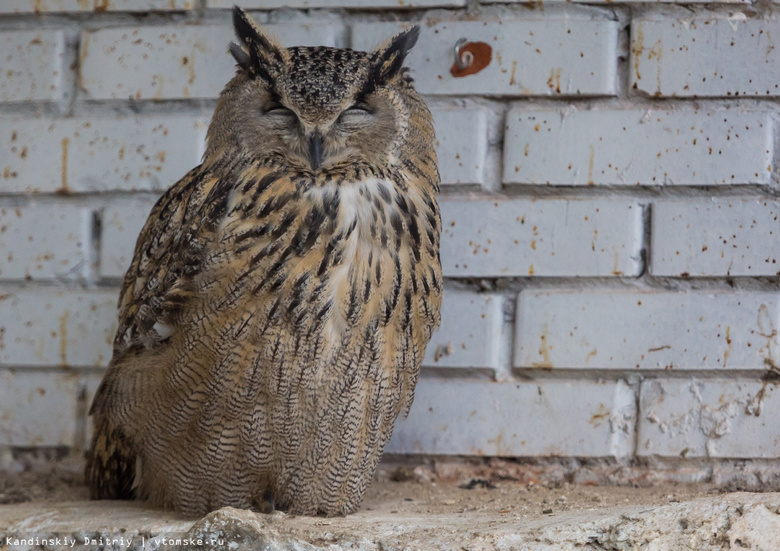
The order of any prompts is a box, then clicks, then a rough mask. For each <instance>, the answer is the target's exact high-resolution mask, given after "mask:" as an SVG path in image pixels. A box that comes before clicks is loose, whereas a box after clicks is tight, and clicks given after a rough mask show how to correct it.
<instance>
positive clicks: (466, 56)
mask: <svg viewBox="0 0 780 551" xmlns="http://www.w3.org/2000/svg"><path fill="white" fill-rule="evenodd" d="M466 42H468V40H466V39H465V38H460V39H458V41H457V42H456V43H455V46H454V47H453V53H454V54H455V65H457V67H458V69H460V70H461V71H462V70H464V69H467V68H468V67H469V66H470V65H471V64H472V63H474V54H473V53H471V52H469V51H465V52H461V51H460V50H461V48H463V46H464V45H465V44H466Z"/></svg>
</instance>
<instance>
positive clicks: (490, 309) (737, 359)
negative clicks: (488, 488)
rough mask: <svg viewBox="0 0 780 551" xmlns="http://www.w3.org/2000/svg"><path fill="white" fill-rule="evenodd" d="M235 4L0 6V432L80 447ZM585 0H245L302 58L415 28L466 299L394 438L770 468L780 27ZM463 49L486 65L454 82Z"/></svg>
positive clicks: (430, 449) (435, 446)
mask: <svg viewBox="0 0 780 551" xmlns="http://www.w3.org/2000/svg"><path fill="white" fill-rule="evenodd" d="M232 4H233V0H229V1H228V0H94V2H93V0H4V1H3V2H1V3H0V446H15V447H29V446H67V447H70V448H73V449H75V450H82V449H83V448H84V446H85V442H86V438H87V433H88V430H89V429H88V427H89V424H88V421H87V420H86V410H87V408H88V404H89V401H90V399H91V395H92V393H93V392H94V389H95V387H96V385H97V383H98V381H99V379H100V377H101V374H102V371H103V368H104V366H105V365H106V362H107V361H108V359H109V358H110V341H111V338H112V333H113V326H114V323H115V319H114V318H115V302H116V295H117V286H118V284H119V281H120V278H121V276H122V274H123V272H124V269H125V268H126V266H127V264H128V262H129V259H130V256H131V254H132V247H133V243H134V240H135V236H136V235H137V232H138V230H139V229H140V226H141V224H142V223H143V221H144V220H145V217H146V215H147V213H148V211H149V209H150V207H151V205H152V203H153V202H154V200H155V198H156V197H157V196H158V195H159V193H160V192H161V190H163V189H165V188H166V187H167V186H169V185H170V184H172V183H173V182H174V181H175V180H176V179H178V178H179V177H180V176H181V175H183V174H184V172H185V171H186V170H187V169H189V168H190V167H192V166H194V165H195V164H196V163H197V162H198V160H199V158H200V156H201V154H202V152H203V140H204V135H205V130H206V127H207V124H208V120H209V117H210V113H211V111H212V109H213V107H214V105H215V98H216V95H217V94H218V92H219V90H220V89H221V87H222V86H223V84H224V83H225V82H226V81H227V80H228V79H229V78H230V76H231V74H232V72H233V62H232V60H231V58H230V56H229V55H228V54H227V53H226V45H227V43H228V41H229V40H230V39H231V29H230V10H229V8H230V7H231V5H232ZM591 4H592V5H584V4H579V3H568V2H559V1H549V2H545V3H544V4H542V3H539V4H530V5H523V4H520V3H518V2H508V1H507V2H503V3H487V2H479V1H476V0H414V1H407V0H405V1H402V2H398V0H392V1H391V0H380V1H376V2H368V1H365V0H293V1H292V2H289V1H288V2H282V1H278V2H277V1H275V0H274V1H268V0H245V2H244V6H245V7H247V8H249V9H251V10H256V11H253V14H254V15H255V16H256V18H257V19H258V21H260V22H262V23H264V24H265V25H266V27H267V28H268V29H269V30H270V31H271V32H273V33H275V34H276V35H277V36H279V37H280V38H281V40H282V42H284V43H285V44H286V45H296V44H304V45H314V44H325V45H333V46H352V47H355V48H359V49H366V48H371V47H373V46H374V45H375V42H376V41H377V40H378V39H379V38H381V37H386V36H389V35H391V34H392V33H394V32H396V31H397V30H398V29H400V28H401V27H402V26H403V25H405V24H406V23H407V22H409V21H420V22H422V23H423V25H422V30H423V32H422V35H421V37H420V41H419V43H418V45H417V47H416V48H415V49H414V51H413V52H412V54H411V55H410V57H409V64H410V66H411V67H412V72H413V74H414V77H415V79H416V82H417V86H418V89H419V90H420V91H421V92H422V93H424V94H425V96H426V97H427V99H428V101H429V104H430V106H431V109H432V111H433V113H434V118H435V120H436V125H437V132H438V136H439V144H438V151H439V158H440V164H441V174H442V179H443V196H442V199H441V203H442V216H443V222H444V233H443V238H442V262H443V265H444V273H445V275H446V277H447V281H446V295H445V301H444V307H443V308H444V311H443V318H444V319H443V323H442V328H441V330H440V331H439V332H438V333H437V334H436V335H435V337H434V339H433V341H432V343H431V345H430V347H429V350H428V354H427V356H426V359H425V370H424V376H423V378H422V379H421V382H420V385H419V387H418V391H417V398H416V401H415V405H414V407H413V409H412V413H411V415H410V417H409V419H408V420H406V421H403V422H401V423H399V425H398V427H397V430H396V434H395V436H394V438H393V440H392V442H391V444H390V446H389V451H390V452H394V453H423V454H445V455H446V454H456V455H483V454H484V455H489V456H523V457H542V456H545V457H546V456H574V457H579V458H612V459H619V460H630V459H633V460H634V462H635V463H636V462H637V461H639V462H641V461H642V460H649V459H654V458H655V459H657V458H667V459H675V460H682V461H689V460H690V461H696V460H701V459H702V458H711V459H719V458H720V459H744V458H755V459H758V458H763V459H766V458H776V457H780V437H778V434H780V433H779V432H778V428H777V426H778V425H777V419H778V416H780V390H778V387H777V386H776V385H775V383H773V382H772V377H771V375H772V372H775V373H777V369H778V368H777V366H778V365H780V342H779V341H778V337H777V329H776V325H777V324H780V316H779V314H780V294H778V287H779V286H778V281H779V280H778V275H779V274H780V265H778V262H777V260H778V257H779V256H780V239H778V234H779V233H780V221H778V214H779V213H780V203H779V202H778V199H777V198H778V182H777V180H778V170H777V168H776V165H777V162H776V161H775V158H776V152H775V149H776V148H775V143H776V141H777V137H776V130H775V126H776V119H777V111H778V109H777V98H778V96H780V53H778V51H777V50H776V49H775V45H774V40H775V37H777V36H780V20H777V19H774V18H772V16H771V12H772V5H771V4H770V3H769V2H765V1H762V2H758V3H756V4H750V3H747V2H744V3H743V2H733V3H717V2H701V3H697V4H693V5H686V6H676V5H673V4H670V3H669V4H664V3H660V2H659V3H641V4H640V3H636V2H632V1H631V0H625V1H624V2H598V1H594V2H592V3H591ZM285 5H286V6H291V7H288V8H287V9H282V8H283V6H285ZM461 37H465V38H466V39H468V40H469V41H482V42H486V43H488V44H489V45H490V46H491V47H492V49H493V56H492V60H491V62H490V63H489V64H488V65H487V66H486V67H485V68H484V69H482V70H481V71H479V72H478V73H476V74H474V75H471V76H466V77H459V78H455V77H453V76H452V75H451V73H450V67H451V66H452V63H453V57H452V47H453V45H454V43H455V42H456V41H457V39H459V38H461ZM699 464H700V463H699Z"/></svg>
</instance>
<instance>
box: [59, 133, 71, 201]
mask: <svg viewBox="0 0 780 551" xmlns="http://www.w3.org/2000/svg"><path fill="white" fill-rule="evenodd" d="M61 143H62V173H61V190H62V192H63V193H68V192H69V191H70V190H69V189H68V144H69V143H70V140H69V139H68V138H62V142H61Z"/></svg>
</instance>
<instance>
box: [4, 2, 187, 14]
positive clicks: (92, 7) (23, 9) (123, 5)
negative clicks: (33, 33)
mask: <svg viewBox="0 0 780 551" xmlns="http://www.w3.org/2000/svg"><path fill="white" fill-rule="evenodd" d="M194 6H195V0H3V2H2V3H1V4H0V13H3V14H5V13H61V12H106V11H130V12H139V11H169V10H191V9H193V7H194Z"/></svg>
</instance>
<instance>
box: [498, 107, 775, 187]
mask: <svg viewBox="0 0 780 551" xmlns="http://www.w3.org/2000/svg"><path fill="white" fill-rule="evenodd" d="M773 126H774V125H773V124H772V120H771V118H770V115H769V113H766V112H758V113H756V112H752V113H751V112H742V111H731V110H729V111H718V112H709V111H695V110H690V111H687V110H686V111H656V110H636V109H631V110H617V111H601V110H598V111H597V110H592V111H578V110H576V109H574V108H568V109H562V110H551V111H528V110H524V109H513V110H511V111H510V112H509V114H508V116H507V129H506V134H505V141H504V144H505V147H504V182H505V183H511V184H552V185H580V186H584V185H602V184H604V185H610V184H612V185H634V184H641V185H665V186H668V185H718V184H743V183H758V184H768V183H769V182H770V179H771V175H772V167H771V165H772V155H773V150H774V146H773V140H774V138H773V134H772V131H773Z"/></svg>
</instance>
